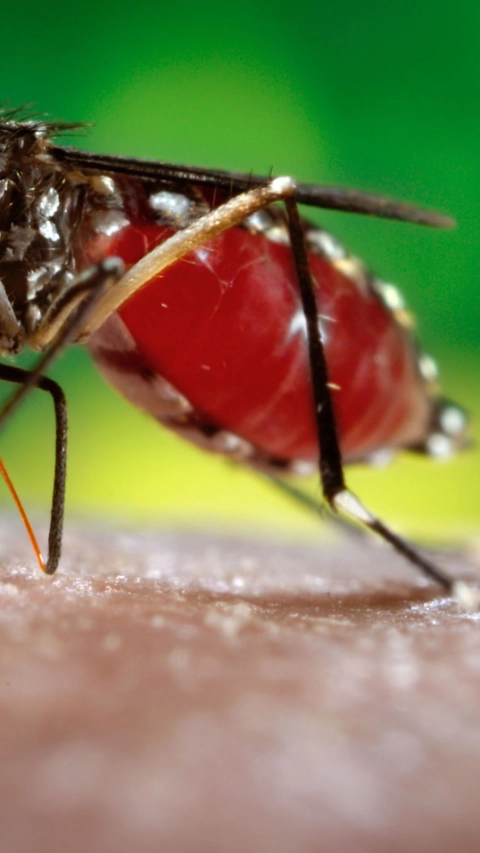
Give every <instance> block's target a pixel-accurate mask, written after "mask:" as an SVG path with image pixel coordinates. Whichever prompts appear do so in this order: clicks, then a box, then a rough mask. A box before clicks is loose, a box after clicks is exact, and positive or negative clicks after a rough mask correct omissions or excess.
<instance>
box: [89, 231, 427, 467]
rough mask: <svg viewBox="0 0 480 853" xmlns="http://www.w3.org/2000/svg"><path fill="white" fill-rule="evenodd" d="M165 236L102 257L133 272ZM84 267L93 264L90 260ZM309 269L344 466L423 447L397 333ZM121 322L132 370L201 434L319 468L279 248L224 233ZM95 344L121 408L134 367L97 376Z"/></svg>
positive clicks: (116, 247)
mask: <svg viewBox="0 0 480 853" xmlns="http://www.w3.org/2000/svg"><path fill="white" fill-rule="evenodd" d="M169 233H171V232H169V231H167V229H165V228H160V227H159V226H155V225H152V224H149V225H148V226H145V225H144V223H142V224H141V227H140V226H138V227H137V228H135V226H134V225H130V226H128V227H127V228H125V229H123V231H121V232H120V233H119V234H118V235H116V236H115V237H114V238H113V239H112V240H111V242H110V245H109V247H108V254H110V255H118V256H120V257H122V258H123V259H124V260H125V261H126V262H127V263H128V264H131V263H134V262H135V261H136V260H138V259H139V258H140V257H142V256H143V255H144V254H145V253H146V251H147V250H148V249H149V248H151V247H153V245H155V244H156V243H157V242H159V241H161V239H165V238H166V236H168V234H169ZM90 258H91V259H92V260H98V258H97V257H95V252H93V253H91V255H90ZM310 262H311V268H312V273H313V276H314V279H315V282H316V284H317V287H318V290H317V302H318V306H319V314H320V328H321V334H322V338H323V341H324V344H325V347H326V354H327V361H328V367H329V378H330V382H331V384H332V386H333V390H332V393H333V399H334V406H335V411H336V416H337V423H338V429H339V436H340V443H341V447H342V453H343V456H344V459H345V461H351V460H354V459H361V458H364V457H365V456H368V455H369V454H370V453H371V452H373V451H375V450H378V449H381V448H383V447H395V446H405V445H410V444H414V443H416V442H420V441H421V440H422V438H424V436H425V432H426V429H427V423H428V420H429V414H430V402H429V399H428V397H427V395H426V392H425V388H424V383H423V381H422V379H421V377H420V375H419V373H418V368H417V365H416V357H417V356H416V352H415V348H414V346H413V344H412V341H411V339H410V337H409V336H408V334H407V332H406V331H405V330H404V329H403V328H402V327H401V326H400V325H399V324H398V323H396V322H395V320H394V319H393V317H392V314H391V313H390V312H389V311H388V309H387V308H386V307H385V306H384V304H383V303H382V301H381V300H380V299H379V297H378V296H377V295H376V294H375V293H374V292H373V291H372V290H371V289H370V288H369V287H368V286H367V285H366V284H365V286H364V287H362V286H361V285H359V283H358V282H357V281H355V280H353V279H352V278H350V277H349V276H347V275H345V274H343V273H342V272H341V271H340V270H339V269H337V268H335V266H334V265H333V264H332V263H331V262H330V261H327V260H325V259H324V258H323V257H321V256H320V255H319V254H315V253H313V252H311V253H310ZM119 316H120V318H121V322H122V323H123V324H124V326H125V327H126V329H127V330H128V333H129V336H131V337H132V338H133V340H134V341H135V345H136V350H137V355H138V364H139V370H140V369H142V370H143V371H144V373H145V372H149V371H150V372H151V373H152V375H155V374H158V375H159V376H161V377H163V378H164V379H166V380H167V381H168V382H169V383H171V385H173V386H174V387H175V388H176V389H177V390H178V391H179V392H180V393H181V394H182V395H183V396H184V397H186V398H187V399H188V401H189V402H190V403H191V404H192V405H193V407H194V408H195V409H196V410H197V411H198V413H199V415H200V416H201V418H202V419H204V421H205V423H208V424H212V425H214V426H217V427H219V428H222V429H226V430H229V431H231V432H233V433H234V434H236V435H238V436H240V437H242V438H243V439H246V440H247V441H249V442H251V443H252V444H253V445H254V446H255V447H256V448H258V449H259V450H261V451H262V452H263V453H265V454H266V455H268V456H271V457H274V458H275V459H284V460H316V459H317V457H318V445H317V438H316V427H315V419H314V411H313V399H312V391H311V382H310V376H309V367H308V361H307V347H306V337H305V323H304V317H303V313H302V309H301V305H300V298H299V294H298V289H297V284H296V278H295V269H294V265H293V261H292V257H291V253H290V249H289V247H288V246H285V245H281V244H278V243H275V242H273V241H270V240H267V239H266V238H265V237H264V236H262V235H257V234H252V233H250V232H248V231H247V230H245V229H242V228H234V229H231V230H230V231H228V232H226V233H224V234H221V235H220V236H218V237H216V238H215V239H214V240H212V241H211V242H209V243H208V244H207V245H206V246H204V247H202V248H201V249H198V250H197V251H195V252H194V253H192V255H190V256H188V257H186V258H185V259H183V260H182V261H179V262H178V263H176V264H175V265H173V266H172V267H171V268H169V269H168V270H166V271H165V272H164V273H162V275H161V276H160V277H159V278H158V279H155V280H153V281H151V282H149V283H148V284H147V285H146V286H145V287H144V288H142V289H141V290H140V291H138V292H137V293H136V294H135V295H134V296H132V297H131V298H130V299H129V300H128V302H126V303H125V304H124V305H123V306H122V307H121V309H120V310H119ZM116 322H117V326H118V319H117V321H116ZM107 325H108V324H106V326H107ZM102 330H103V327H102V328H101V329H99V330H98V331H97V332H96V333H95V335H93V336H92V338H91V340H90V342H89V345H90V348H91V350H92V352H93V355H94V357H95V358H96V359H97V361H98V362H99V366H100V368H101V369H104V371H105V372H106V373H107V375H108V378H109V380H110V381H111V382H112V383H113V384H114V385H115V386H116V387H117V388H118V389H119V390H120V391H121V392H122V393H124V394H125V396H127V397H129V398H130V399H132V398H134V397H135V393H134V391H132V382H134V381H135V377H134V376H132V375H131V372H132V371H131V367H130V368H129V370H128V371H122V368H121V359H119V358H118V351H117V353H116V355H115V356H113V355H112V358H111V359H110V363H108V362H109V355H108V353H109V352H110V353H113V351H114V350H115V347H116V346H117V345H116V344H114V342H113V338H112V326H111V324H110V331H109V335H108V346H107V345H106V344H105V340H106V338H105V336H104V334H103V331H102ZM104 338H105V339H104ZM121 346H122V343H121V336H119V337H118V348H120V349H121ZM142 366H143V367H142ZM127 374H128V375H127ZM134 401H135V400H134ZM137 402H138V401H137ZM141 405H143V406H144V407H146V408H147V409H148V410H152V408H153V407H152V406H151V405H150V404H149V403H145V402H143V403H141ZM152 413H153V414H155V412H153V411H152Z"/></svg>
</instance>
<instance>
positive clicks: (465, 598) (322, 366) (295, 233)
mask: <svg viewBox="0 0 480 853" xmlns="http://www.w3.org/2000/svg"><path fill="white" fill-rule="evenodd" d="M285 206H286V209H287V217H288V227H289V233H290V243H291V247H292V253H293V256H294V259H295V268H296V272H297V278H298V285H299V289H300V294H301V299H302V304H303V311H304V314H305V319H306V324H307V339H308V352H309V362H310V374H311V379H312V390H313V397H314V405H315V417H316V423H317V435H318V445H319V449H320V457H319V470H320V478H321V483H322V490H323V494H324V497H325V499H326V500H327V502H328V503H329V505H330V506H331V507H332V509H333V510H334V511H338V510H340V511H342V512H344V513H345V514H346V515H347V516H349V517H350V518H351V519H353V520H354V521H357V522H359V523H360V524H362V525H364V526H366V527H367V528H369V529H370V530H372V531H373V532H374V533H376V534H377V535H379V536H381V537H382V539H384V540H386V541H387V542H389V543H390V544H391V545H392V546H393V547H394V548H395V550H396V551H398V552H399V553H400V554H402V556H404V557H405V558H406V559H407V560H408V561H409V562H410V563H412V564H413V565H414V566H416V567H417V568H418V569H420V571H421V572H423V574H424V575H426V576H427V577H428V578H430V579H431V580H434V581H435V582H436V583H438V584H439V585H440V586H442V587H443V588H444V589H445V590H447V592H448V593H450V594H451V595H453V596H454V597H455V598H457V599H458V600H459V601H460V602H461V603H462V605H463V606H467V607H473V606H476V605H477V604H478V603H479V601H480V598H479V596H478V594H476V593H475V591H473V590H471V589H470V587H469V586H468V585H467V584H465V583H463V582H461V581H455V579H454V578H452V577H451V576H450V575H449V574H448V573H447V572H445V571H443V570H442V569H440V568H439V567H438V566H436V565H435V563H433V562H432V561H431V560H429V559H428V558H427V557H425V556H423V555H422V554H420V553H419V551H417V549H416V548H414V547H413V546H412V545H410V544H409V543H408V542H406V541H405V540H403V539H402V538H401V537H400V536H397V534H396V533H394V532H393V531H392V530H390V529H389V528H388V527H387V526H386V525H385V524H384V523H383V522H382V521H380V519H379V518H377V517H376V516H375V515H373V513H371V512H370V510H368V509H367V508H366V507H365V506H364V505H363V504H362V503H361V501H360V500H359V499H358V498H357V497H356V496H355V495H354V494H353V493H352V492H350V491H349V490H348V488H347V487H346V484H345V479H344V474H343V464H342V457H341V453H340V446H339V441H338V435H337V426H336V420H335V413H334V409H333V402H332V395H331V393H330V388H329V384H328V367H327V362H326V358H325V352H324V348H323V344H322V340H321V335H320V330H319V324H318V306H317V302H316V299H315V294H314V289H313V281H312V275H311V272H310V267H309V262H308V254H307V248H306V244H305V237H304V232H303V228H302V223H301V220H300V215H299V212H298V207H297V203H296V201H295V199H294V198H293V197H289V198H286V199H285Z"/></svg>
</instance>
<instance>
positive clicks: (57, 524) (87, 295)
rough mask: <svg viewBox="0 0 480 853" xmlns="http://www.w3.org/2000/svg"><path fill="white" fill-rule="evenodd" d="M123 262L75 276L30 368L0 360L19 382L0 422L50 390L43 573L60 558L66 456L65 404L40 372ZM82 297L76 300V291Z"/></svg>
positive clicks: (2, 370)
mask: <svg viewBox="0 0 480 853" xmlns="http://www.w3.org/2000/svg"><path fill="white" fill-rule="evenodd" d="M123 269H124V267H123V264H122V263H121V261H118V260H117V259H115V258H108V259H107V260H106V261H104V262H103V263H102V264H99V265H98V266H96V267H92V268H91V269H90V270H87V271H86V273H84V274H83V275H82V276H80V277H79V280H78V282H77V283H76V285H74V286H73V287H72V290H71V293H72V303H71V304H72V306H73V307H72V309H71V311H70V314H69V315H68V316H67V317H66V319H65V320H64V323H63V326H62V327H61V328H60V331H59V333H58V335H57V336H56V338H55V339H54V340H53V341H52V342H51V344H50V346H49V347H48V348H47V349H46V351H45V353H44V354H43V355H42V356H41V357H40V359H39V361H38V363H37V364H36V366H35V367H34V368H33V370H22V369H21V368H18V367H13V366H11V365H7V364H0V379H4V380H5V381H6V382H14V383H16V384H18V385H20V388H19V389H18V391H17V392H16V393H15V394H13V395H12V397H10V399H9V400H8V401H7V403H6V404H5V406H4V407H3V408H2V409H1V411H0V426H2V425H3V424H4V423H5V421H6V419H7V417H9V416H10V415H11V414H12V412H13V411H14V410H15V409H16V408H17V406H18V405H19V404H20V403H21V401H22V400H23V398H24V397H25V396H26V395H27V394H28V393H29V392H30V391H31V390H32V388H40V389H41V390H43V391H47V392H48V393H49V394H51V396H52V399H53V403H54V407H55V423H56V427H55V436H56V438H55V473H54V482H53V497H52V505H51V512H50V528H49V534H48V558H47V563H46V566H45V571H46V572H47V574H53V573H54V571H55V569H56V568H57V565H58V562H59V559H60V550H61V544H62V530H63V515H64V506H65V480H66V459H67V406H66V401H65V396H64V393H63V391H62V389H61V388H60V386H59V385H58V384H57V383H56V382H54V381H53V380H52V379H49V378H48V377H47V376H44V375H43V372H44V371H45V370H47V368H48V367H49V366H50V364H51V363H52V361H53V360H54V358H55V357H56V356H57V355H58V354H59V353H60V352H61V350H62V349H63V348H64V347H65V346H66V344H67V343H69V342H70V341H71V340H75V338H76V337H77V335H78V332H79V330H80V329H81V328H82V327H83V325H84V324H85V320H86V318H87V317H88V315H89V313H90V311H92V310H93V309H94V308H95V305H96V304H97V302H98V300H99V298H100V297H101V296H102V294H103V292H104V290H105V288H107V287H109V286H110V285H111V284H112V283H114V282H116V281H118V279H119V278H120V277H121V275H122V274H123ZM80 293H81V295H82V296H83V301H82V302H81V303H80V304H78V298H79V294H80Z"/></svg>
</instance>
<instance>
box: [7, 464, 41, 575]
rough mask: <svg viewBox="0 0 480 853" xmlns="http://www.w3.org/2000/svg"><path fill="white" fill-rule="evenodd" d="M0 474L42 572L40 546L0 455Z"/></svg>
mask: <svg viewBox="0 0 480 853" xmlns="http://www.w3.org/2000/svg"><path fill="white" fill-rule="evenodd" d="M0 474H1V475H2V477H3V479H4V480H5V482H6V484H7V487H8V490H9V492H10V494H11V496H12V498H13V500H14V501H15V504H16V507H17V509H18V511H19V513H20V517H21V519H22V521H23V524H24V526H25V530H26V531H27V534H28V538H29V539H30V542H31V545H32V548H33V550H34V551H35V556H36V558H37V561H38V565H39V566H40V568H41V570H42V572H44V571H46V567H45V563H44V561H43V557H42V554H41V551H40V548H39V545H38V542H37V538H36V536H35V533H34V532H33V527H32V525H31V524H30V521H29V518H28V516H27V513H26V512H25V510H24V508H23V504H22V502H21V500H20V498H19V496H18V493H17V490H16V488H15V486H14V485H13V483H12V481H11V479H10V477H9V474H8V471H7V469H6V468H5V465H4V464H3V460H2V458H1V457H0Z"/></svg>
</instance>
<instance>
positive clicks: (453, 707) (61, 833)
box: [0, 522, 480, 853]
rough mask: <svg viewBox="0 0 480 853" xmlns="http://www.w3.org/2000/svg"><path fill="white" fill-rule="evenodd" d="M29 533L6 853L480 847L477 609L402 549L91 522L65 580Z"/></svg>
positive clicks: (5, 678)
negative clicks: (134, 530) (52, 571)
mask: <svg viewBox="0 0 480 853" xmlns="http://www.w3.org/2000/svg"><path fill="white" fill-rule="evenodd" d="M19 537H20V532H19V529H18V528H17V526H16V524H12V523H10V522H3V524H2V530H1V541H2V555H1V568H0V599H1V608H0V636H1V644H0V720H1V725H0V759H1V760H0V828H1V829H0V832H1V838H2V842H1V849H2V853H17V851H26V853H30V851H32V853H47V851H48V853H55V851H57V850H58V851H60V850H61V851H66V850H68V851H69V853H77V851H78V853H80V851H82V853H83V851H86V850H88V851H97V850H98V851H103V853H110V851H112V853H113V851H115V853H123V851H125V853H127V851H128V853H131V851H132V850H135V849H138V850H141V851H142V853H150V851H152V853H153V851H156V853H157V851H165V853H225V852H226V851H229V853H247V851H248V853H257V851H258V853H270V851H272V853H273V851H275V853H290V851H291V852H292V853H307V851H308V853H310V851H311V853H318V851H322V853H330V851H332V853H333V851H335V853H342V851H355V853H367V851H368V853H380V851H386V850H388V851H393V853H394V851H399V853H400V851H402V853H404V851H409V853H411V851H415V853H417V851H418V853H420V851H421V853H428V851H432V853H433V851H435V853H441V851H447V850H448V851H451V850H453V849H457V850H461V851H462V853H469V851H472V853H473V851H478V849H479V845H480V810H479V808H478V799H479V794H480V711H479V706H480V627H479V624H478V623H479V620H480V615H479V614H478V613H476V612H466V611H463V610H462V609H461V608H460V607H459V606H458V605H457V604H456V603H455V602H453V601H451V600H449V599H447V598H445V597H444V596H443V593H442V592H441V591H439V590H438V588H436V587H435V586H434V585H433V584H430V583H427V582H426V581H424V580H423V579H422V578H420V577H419V576H418V575H417V574H416V573H415V572H414V571H413V570H412V569H410V568H409V567H408V566H407V565H406V564H405V563H404V562H403V561H402V560H401V559H399V558H397V557H396V556H395V555H393V554H392V553H391V552H390V550H389V549H387V548H375V547H372V546H371V544H366V543H363V542H354V541H345V540H341V539H340V540H339V541H337V542H335V543H333V544H322V543H320V544H319V545H314V544H298V545H292V544H290V545H288V544H284V543H282V542H280V541H276V542H272V541H269V542H267V541H258V540H253V539H250V540H240V539H231V538H225V539H215V538H213V537H208V536H206V535H205V536H200V535H198V536H193V535H181V534H174V535H173V534H172V535H171V536H168V535H157V534H155V535H154V534H151V535H150V534H146V533H144V534H141V535H137V534H134V535H130V534H129V535H126V534H125V535H122V534H119V533H114V532H112V531H107V532H105V531H103V532H98V531H97V532H96V533H95V532H94V531H91V530H89V529H86V528H78V529H74V530H73V531H72V532H68V533H67V536H66V539H65V547H64V557H63V560H62V564H61V567H60V569H59V571H58V574H57V575H56V576H55V577H54V578H53V579H52V578H49V577H45V576H43V575H41V573H40V572H39V570H38V568H35V566H34V564H33V559H32V558H31V556H30V554H29V552H28V550H27V548H26V547H25V548H24V546H23V544H22V542H21V541H20V538H19ZM440 559H441V562H442V564H443V565H444V566H446V567H448V569H449V570H450V571H452V572H453V573H454V574H455V575H456V576H458V577H462V578H465V579H467V578H474V577H475V573H476V572H477V574H478V576H479V577H480V565H479V564H478V563H479V561H478V556H477V557H475V555H474V554H473V555H471V556H470V558H469V559H466V558H465V557H458V556H455V555H449V556H445V555H443V556H441V557H440ZM25 566H28V567H27V568H26V567H25Z"/></svg>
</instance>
